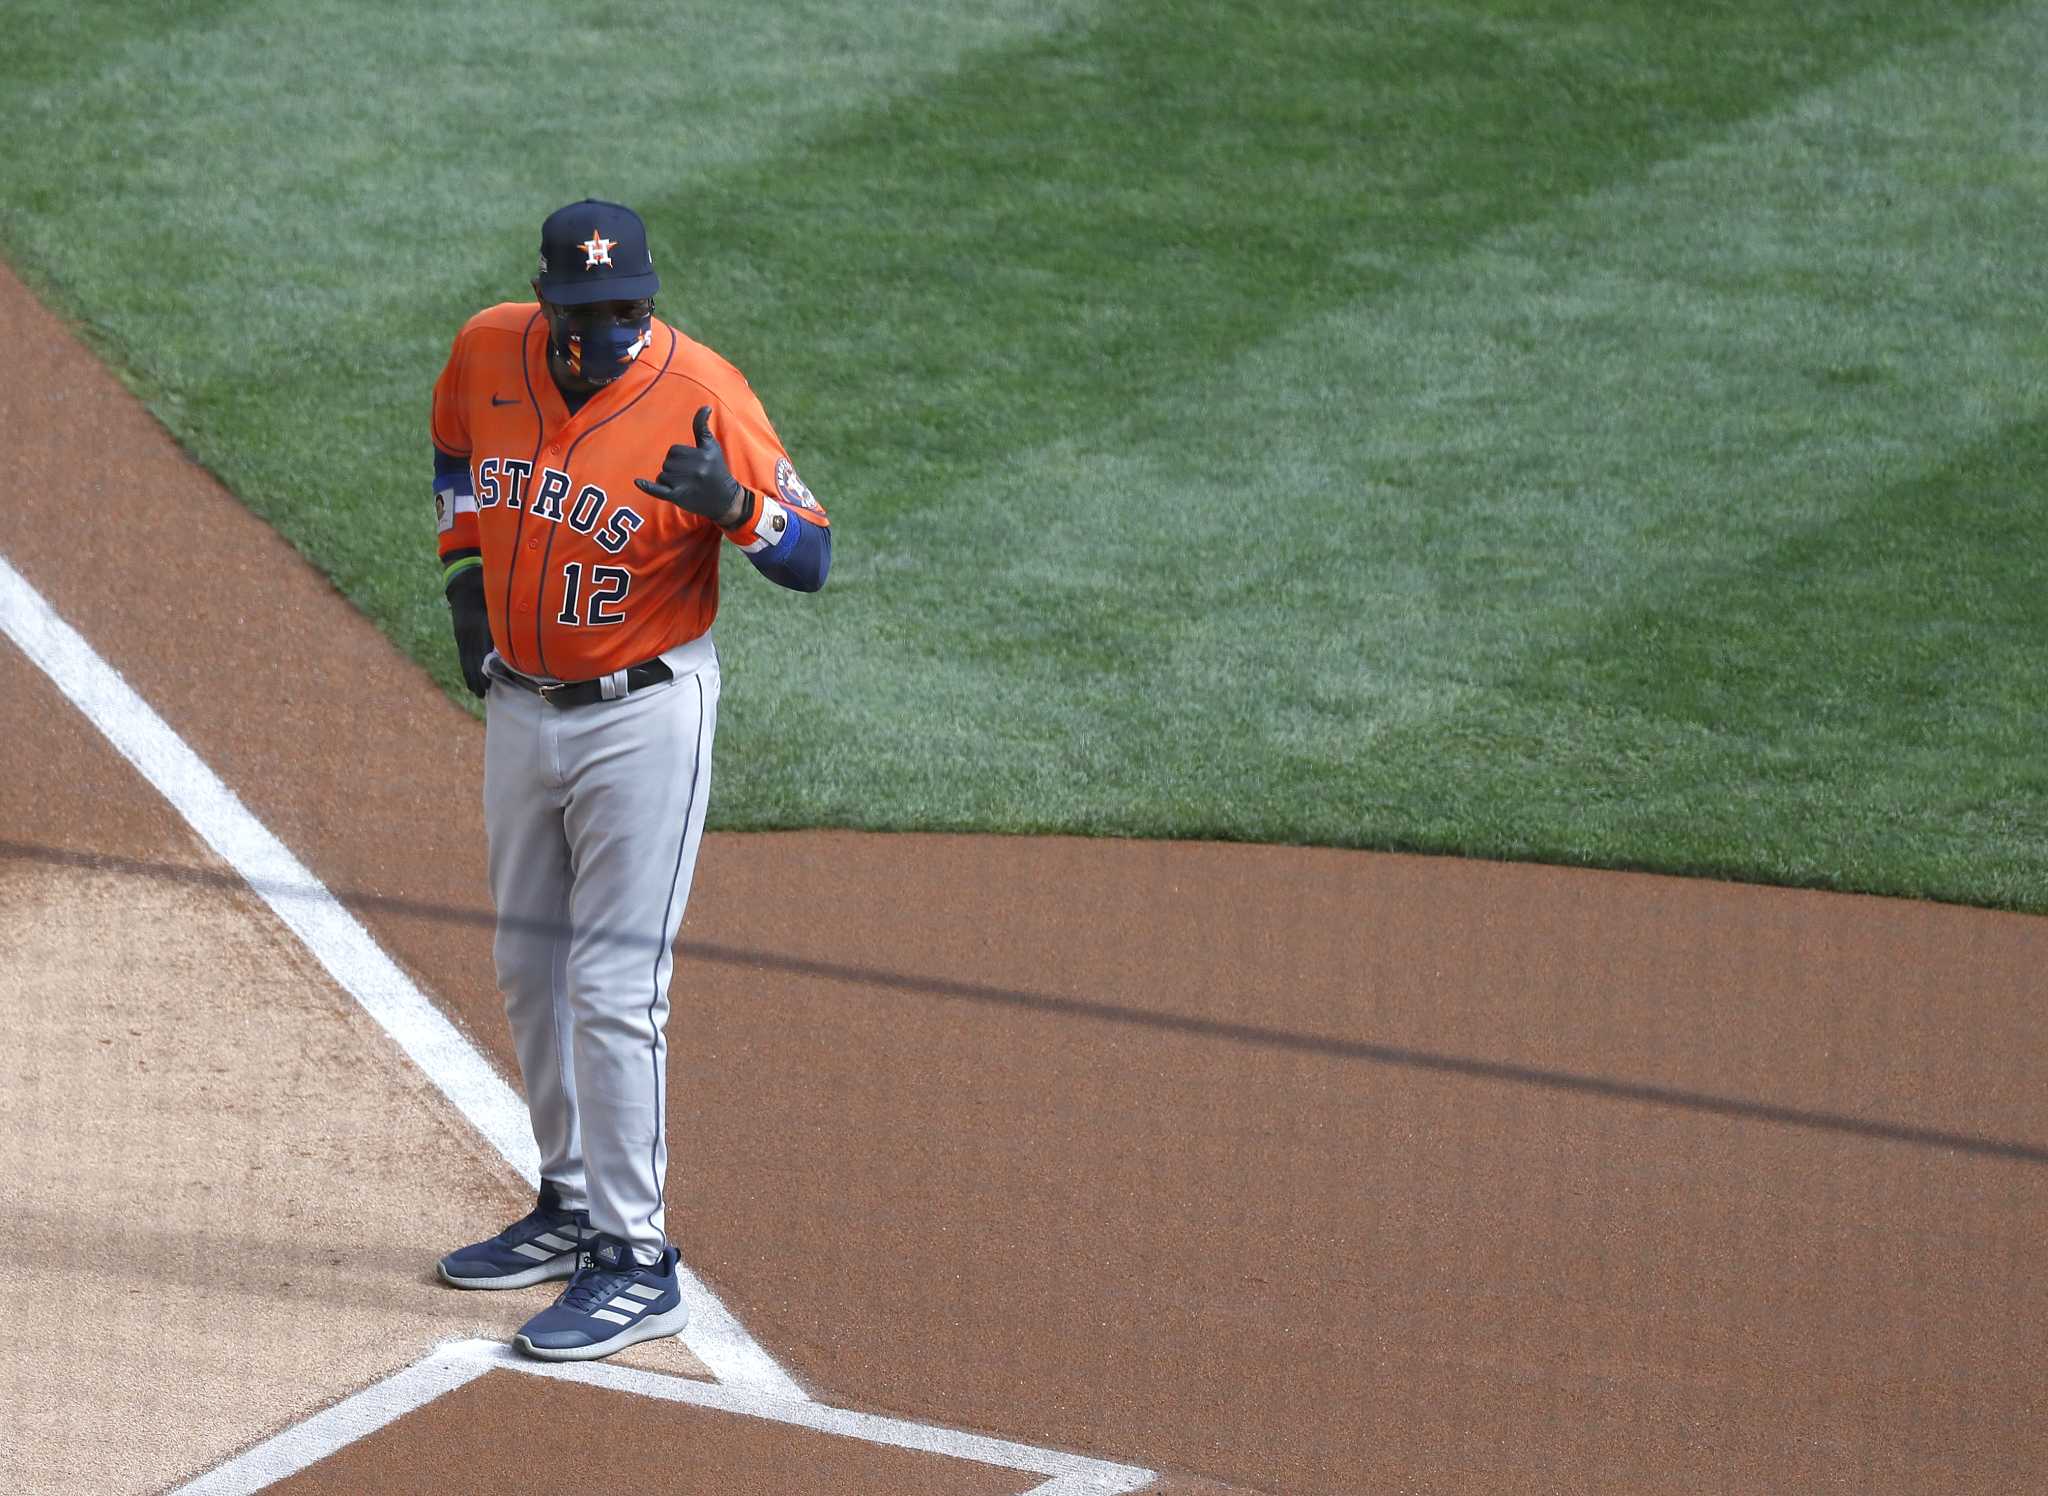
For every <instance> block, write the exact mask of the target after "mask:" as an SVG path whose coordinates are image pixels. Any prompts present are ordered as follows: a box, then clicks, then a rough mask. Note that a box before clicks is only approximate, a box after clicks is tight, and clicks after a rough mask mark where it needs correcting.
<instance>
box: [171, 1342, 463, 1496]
mask: <svg viewBox="0 0 2048 1496" xmlns="http://www.w3.org/2000/svg"><path fill="white" fill-rule="evenodd" d="M466 1343H468V1342H465V1344H466ZM447 1349H448V1348H447V1347H443V1348H442V1349H440V1350H437V1351H435V1352H434V1353H433V1354H432V1355H431V1356H428V1357H427V1358H426V1360H424V1361H421V1362H418V1363H416V1364H415V1365H412V1366H408V1367H407V1368H406V1369H405V1370H404V1371H401V1372H398V1373H397V1374H396V1375H394V1376H389V1377H386V1378H385V1379H384V1380H383V1381H381V1382H379V1383H377V1384H376V1385H375V1386H373V1387H365V1388H364V1389H363V1390H362V1391H361V1392H358V1393H357V1394H356V1395H355V1396H354V1397H350V1398H344V1399H343V1400H342V1401H340V1402H338V1403H336V1404H335V1405H334V1406H333V1407H331V1408H328V1409H326V1410H325V1411H323V1412H319V1413H315V1414H314V1415H313V1416H312V1417H311V1418H308V1419H307V1420H306V1421H305V1422H304V1423H295V1424H293V1425H292V1426H291V1427H290V1428H288V1429H286V1430H285V1431H284V1432H283V1433H281V1434H278V1435H277V1436H276V1437H274V1438H270V1439H265V1440H264V1441H263V1442H262V1443H261V1444H258V1445H257V1446H256V1447H255V1448H254V1449H250V1450H246V1451H244V1452H243V1453H241V1454H239V1455H237V1456H235V1458H233V1459H232V1460H229V1461H228V1462H227V1463H226V1464H225V1465H216V1466H215V1467H214V1468H213V1469H211V1470H209V1471H207V1472H206V1474H204V1475H202V1476H200V1477H199V1478H198V1479H197V1480H193V1481H188V1482H187V1483H186V1484H184V1485H182V1486H179V1487H178V1488H177V1490H176V1492H175V1493H173V1496H248V1493H250V1492H252V1491H260V1490H262V1489H263V1488H264V1487H265V1486H268V1485H272V1484H274V1483H276V1482H277V1481H281V1480H283V1479H284V1478H285V1477H286V1476H288V1475H295V1474H297V1473H298V1472H299V1471H301V1470H303V1469H305V1468H306V1467H307V1466H308V1465H311V1464H313V1463H315V1462H316V1461H319V1460H324V1459H326V1458H327V1456H329V1455H331V1454H333V1453H334V1452H335V1451H336V1450H338V1449H341V1448H343V1447H344V1446H346V1445H349V1444H353V1443H355V1442H356V1440H358V1439H362V1438H366V1437H368V1436H369V1435H371V1434H374V1433H376V1432H377V1430H378V1429H380V1428H382V1427H384V1425H385V1424H387V1423H390V1422H392V1421H393V1420H395V1419H398V1418H402V1417H404V1416H405V1415H406V1414H407V1413H410V1412H411V1411H412V1410H413V1409H414V1408H417V1407H420V1406H421V1405H422V1404H425V1403H430V1402H432V1401H433V1400H434V1399H435V1398H437V1397H439V1396H441V1395H442V1394H443V1393H446V1392H453V1391H454V1390H455V1389H456V1388H457V1387H460V1386H462V1385H463V1384H464V1383H466V1382H470V1381H474V1380H475V1379H476V1378H477V1377H480V1376H482V1375H483V1374H484V1373H485V1372H486V1371H488V1370H490V1367H489V1365H488V1364H487V1363H486V1362H484V1361H483V1360H481V1359H479V1358H478V1357H476V1356H455V1355H449V1354H448V1353H447Z"/></svg>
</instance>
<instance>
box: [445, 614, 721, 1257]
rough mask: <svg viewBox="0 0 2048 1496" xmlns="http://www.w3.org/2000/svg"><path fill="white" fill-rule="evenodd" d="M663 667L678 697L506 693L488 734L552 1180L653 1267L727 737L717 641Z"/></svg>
mask: <svg viewBox="0 0 2048 1496" xmlns="http://www.w3.org/2000/svg"><path fill="white" fill-rule="evenodd" d="M662 658H663V659H664V660H666V661H667V662H668V664H669V667H670V668H671V669H672V670H674V671H675V679H674V680H672V681H669V682H667V683H665V684H662V685H657V686H652V687H649V688H647V689H646V690H642V691H635V692H633V693H632V694H631V695H629V696H625V697H622V698H619V699H617V700H611V701H597V702H592V703H590V704H588V705H586V706H575V707H568V708H561V707H555V706H551V705H549V704H548V703H547V702H545V701H543V700H542V699H541V698H540V697H539V696H537V695H535V694H534V693H533V692H531V691H528V690H525V689H523V688H522V687H520V686H517V685H513V684H511V683H509V682H507V681H504V680H502V679H493V681H492V684H491V690H490V695H489V698H488V702H489V705H488V708H487V722H486V726H485V730H484V823H485V826H486V829H487V830H488V832H489V836H490V875H491V897H492V900H493V901H494V902H495V904H496V905H497V910H498V928H497V940H496V943H495V946H494V954H495V956H496V961H497V971H498V987H499V989H500V990H501V991H502V992H503V993H504V997H505V1016H506V1017H507V1019H508V1020H509V1021H510V1024H511V1029H512V1039H513V1044H514V1046H515V1047H516V1049H517V1050H518V1054H519V1070H520V1074H521V1077H522V1078H523V1080H524V1082H525V1085H526V1105H527V1110H528V1112H529V1113H530V1114H531V1116H532V1120H533V1137H534V1141H535V1142H536V1143H537V1144H538V1145H539V1147H540V1169H541V1177H542V1178H543V1179H546V1180H548V1181H550V1182H551V1183H553V1184H554V1185H555V1186H556V1187H557V1188H558V1189H559V1190H560V1192H561V1195H562V1201H563V1203H564V1204H565V1205H567V1206H569V1207H571V1208H576V1209H588V1210H589V1212H590V1224H591V1225H592V1226H593V1227H594V1228H596V1229H597V1230H599V1231H602V1232H604V1233H606V1234H607V1235H609V1236H616V1237H618V1238H620V1239H621V1240H622V1241H625V1242H627V1243H629V1244H630V1245H631V1246H632V1248H633V1251H634V1255H635V1256H637V1257H638V1258H640V1260H642V1261H643V1262H645V1261H651V1260H653V1259H654V1258H655V1257H656V1256H658V1255H659V1254H660V1252H661V1250H662V1248H663V1246H664V1245H665V1244H666V1242H667V1231H666V1227H665V1225H664V1216H663V1202H662V1190H663V1185H664V1183H665V1181H666V1178H667V1174H668V1140H667V1135H666V1134H667V1128H666V1125H665V1113H664V1107H665V1102H666V1098H667V1093H668V1042H667V1039H666V1037H665V1033H664V1030H665V1028H666V1025H667V1022H668V1011H669V999H668V986H669V974H670V971H671V969H672V967H673V964H674V954H673V948H674V943H675V938H676V933H677V931H678V930H679V929H680V928H681V927H682V922H683V908H684V906H685V905H686V904H687V903H688V902H689V898H690V880H691V876H692V874H693V873H694V872H695V870H696V865H697V848H698V844H699V842H700V841H701V840H702V838H703V834H704V811H705V806H706V804H707V803H708V802H709V799H710V795H711V739H712V735H713V733H714V731H715V730H716V728H717V725H718V690H719V673H718V655H717V652H716V650H715V649H714V648H713V646H712V643H711V640H710V638H709V637H708V636H707V637H705V638H702V639H697V640H693V641H691V642H690V643H688V644H683V645H678V646H677V647H676V648H675V649H672V650H670V651H668V652H667V653H666V654H664V655H663V656H662ZM493 663H494V664H495V662H493Z"/></svg>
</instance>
